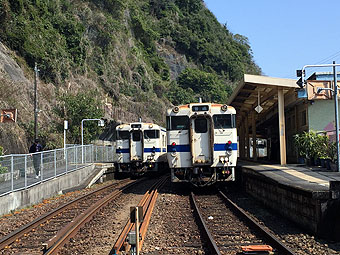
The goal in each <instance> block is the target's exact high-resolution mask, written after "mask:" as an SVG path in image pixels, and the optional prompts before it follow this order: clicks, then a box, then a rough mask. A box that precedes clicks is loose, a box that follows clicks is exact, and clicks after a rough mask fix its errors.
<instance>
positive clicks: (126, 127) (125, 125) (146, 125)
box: [116, 122, 166, 131]
mask: <svg viewBox="0 0 340 255" xmlns="http://www.w3.org/2000/svg"><path fill="white" fill-rule="evenodd" d="M132 129H142V130H150V129H151V130H158V129H159V130H163V131H165V130H166V129H165V128H164V127H162V126H159V125H157V124H155V123H145V122H132V123H123V124H120V125H118V126H117V127H116V130H132Z"/></svg>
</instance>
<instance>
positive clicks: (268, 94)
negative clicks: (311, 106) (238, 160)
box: [227, 74, 299, 164]
mask: <svg viewBox="0 0 340 255" xmlns="http://www.w3.org/2000/svg"><path fill="white" fill-rule="evenodd" d="M298 88H299V86H298V85H297V84H296V80H293V79H284V78H273V77H267V76H261V75H251V74H244V76H243V79H242V80H241V81H240V83H239V85H238V86H237V88H236V89H235V90H234V92H233V93H232V95H231V96H230V98H229V100H228V102H227V104H228V105H231V106H233V107H234V108H235V109H236V112H237V116H238V118H237V126H238V128H239V131H240V130H241V128H245V130H246V131H245V133H247V134H248V130H249V126H252V128H253V131H252V133H255V134H253V139H256V127H255V123H256V120H261V119H265V118H266V116H268V115H271V114H273V113H277V112H278V113H279V127H280V136H281V135H282V139H280V151H281V164H286V159H285V157H286V156H285V155H284V156H283V154H285V153H286V152H285V134H284V127H285V123H284V106H285V97H286V98H287V95H291V96H290V98H289V99H288V101H292V100H295V89H298ZM286 103H287V102H286ZM277 106H278V107H277ZM249 118H251V119H250V120H249V123H250V125H248V119H249ZM245 126H246V127H245ZM247 136H248V135H247ZM248 138H249V137H248ZM248 138H247V139H248ZM241 144H242V143H241ZM241 144H240V146H242V145H241ZM248 144H249V141H248ZM254 144H255V145H254V147H253V149H256V143H254ZM247 147H248V146H247ZM240 150H241V148H240ZM253 151H256V150H253ZM247 157H248V158H249V150H248V152H247ZM256 159H257V157H256V155H255V160H256Z"/></svg>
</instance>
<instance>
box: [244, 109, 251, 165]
mask: <svg viewBox="0 0 340 255" xmlns="http://www.w3.org/2000/svg"><path fill="white" fill-rule="evenodd" d="M244 126H245V129H246V132H245V133H246V144H245V146H247V149H246V158H247V159H249V158H250V156H249V155H250V154H249V126H248V116H247V115H246V117H245V121H244Z"/></svg>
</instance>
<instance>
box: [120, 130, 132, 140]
mask: <svg viewBox="0 0 340 255" xmlns="http://www.w3.org/2000/svg"><path fill="white" fill-rule="evenodd" d="M128 139H130V132H129V131H118V132H117V140H128Z"/></svg>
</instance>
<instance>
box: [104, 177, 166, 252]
mask: <svg viewBox="0 0 340 255" xmlns="http://www.w3.org/2000/svg"><path fill="white" fill-rule="evenodd" d="M167 179H168V177H164V178H162V179H159V180H158V181H157V182H156V183H155V184H154V185H152V187H151V188H150V189H149V190H148V191H147V192H146V193H145V194H144V196H143V197H142V199H141V201H140V202H139V203H138V206H142V207H143V218H144V220H143V222H142V223H141V225H140V227H139V229H140V234H141V241H140V246H139V247H140V248H142V245H143V242H144V239H145V236H146V231H147V228H148V225H149V223H150V219H151V215H152V211H153V208H154V206H155V203H156V199H157V196H158V189H160V188H161V187H162V185H163V184H164V183H165V181H166V180H167ZM134 228H135V223H131V221H130V219H129V220H128V221H127V223H126V225H125V227H124V229H123V231H122V232H121V234H120V235H119V237H118V239H117V241H116V242H115V244H114V246H113V248H112V250H111V252H110V254H119V252H120V250H121V249H122V247H123V246H124V248H125V250H128V249H129V247H130V245H129V244H127V243H126V238H127V235H128V233H129V232H130V231H131V230H132V229H134Z"/></svg>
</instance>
